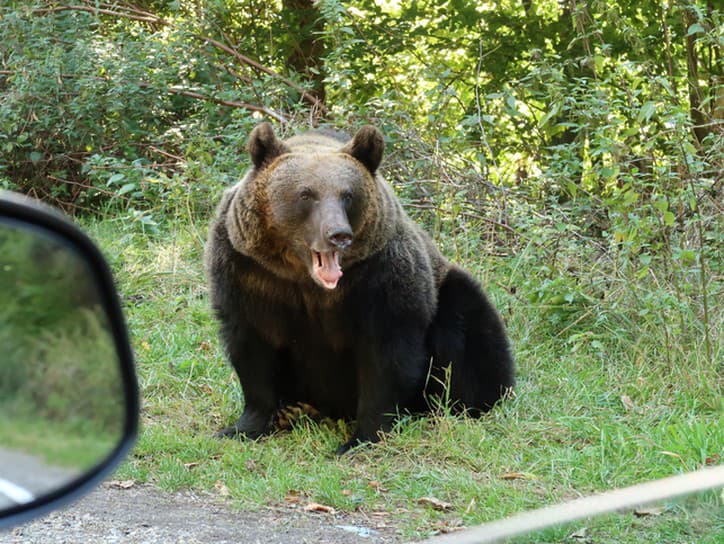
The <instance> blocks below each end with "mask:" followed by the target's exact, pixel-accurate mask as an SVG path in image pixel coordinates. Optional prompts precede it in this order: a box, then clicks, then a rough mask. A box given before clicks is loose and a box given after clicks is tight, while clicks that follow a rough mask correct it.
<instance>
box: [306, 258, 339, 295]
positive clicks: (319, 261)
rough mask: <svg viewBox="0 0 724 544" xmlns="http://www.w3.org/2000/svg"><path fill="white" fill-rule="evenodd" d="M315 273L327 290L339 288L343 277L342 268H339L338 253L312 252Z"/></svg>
mask: <svg viewBox="0 0 724 544" xmlns="http://www.w3.org/2000/svg"><path fill="white" fill-rule="evenodd" d="M312 261H313V263H314V265H313V267H312V268H313V272H314V275H315V276H316V277H317V279H318V280H319V281H320V283H321V284H322V285H323V286H324V287H326V288H327V289H334V288H335V287H337V282H338V281H339V278H341V277H342V268H341V267H340V266H339V254H338V253H337V252H336V251H324V252H317V251H312Z"/></svg>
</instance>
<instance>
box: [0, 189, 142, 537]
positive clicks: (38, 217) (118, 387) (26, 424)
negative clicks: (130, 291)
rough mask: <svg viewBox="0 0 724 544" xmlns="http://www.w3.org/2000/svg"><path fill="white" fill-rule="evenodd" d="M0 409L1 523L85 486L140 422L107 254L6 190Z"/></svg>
mask: <svg viewBox="0 0 724 544" xmlns="http://www.w3.org/2000/svg"><path fill="white" fill-rule="evenodd" d="M0 414H2V416H1V417H0V526H3V525H6V522H7V524H10V523H17V522H19V521H23V520H24V519H27V518H29V517H33V516H35V515H37V514H38V513H41V512H42V511H45V510H48V509H51V508H53V507H55V506H56V505H57V503H58V502H62V501H64V500H65V498H66V497H68V496H73V495H78V494H80V493H82V492H83V491H84V490H87V489H90V488H91V487H92V486H93V485H94V484H95V483H97V482H98V481H99V480H100V479H101V478H102V477H103V476H104V475H105V474H107V473H108V472H110V470H112V469H113V468H114V467H115V466H116V465H117V463H118V462H119V461H120V460H121V459H122V457H123V456H124V455H125V453H126V452H127V451H128V449H129V448H130V447H131V445H132V443H133V440H134V438H135V433H136V427H137V421H138V392H137V386H136V381H135V374H134V371H133V365H132V360H131V351H130V347H129V344H128V339H127V334H126V329H125V324H124V322H123V318H122V314H121V311H120V306H119V303H118V299H117V295H116V292H115V288H114V286H113V283H112V279H111V276H110V273H109V271H108V267H107V265H106V264H105V261H104V260H103V258H102V256H101V255H100V253H99V252H98V250H97V249H96V248H95V246H94V245H93V244H92V243H91V242H90V240H89V239H88V238H87V237H86V236H85V235H84V234H83V233H82V232H81V231H80V230H79V229H78V228H77V227H75V226H74V225H72V224H71V223H70V222H68V221H67V220H65V219H64V218H63V217H61V216H60V215H58V214H56V213H55V212H52V211H49V210H46V209H44V208H42V207H38V206H37V205H35V204H31V203H29V202H28V201H27V200H21V199H18V198H17V197H15V196H12V195H7V194H0ZM11 518H12V519H11Z"/></svg>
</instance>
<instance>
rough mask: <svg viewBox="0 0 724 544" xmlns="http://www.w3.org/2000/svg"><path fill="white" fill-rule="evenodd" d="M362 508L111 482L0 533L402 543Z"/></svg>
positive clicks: (35, 538)
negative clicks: (223, 498)
mask: <svg viewBox="0 0 724 544" xmlns="http://www.w3.org/2000/svg"><path fill="white" fill-rule="evenodd" d="M385 521H387V520H383V521H382V522H381V521H378V520H375V519H374V518H373V517H368V516H365V515H362V514H359V515H357V514H355V515H349V514H339V513H335V514H330V513H317V512H307V511H304V510H303V509H302V508H293V507H279V508H272V509H266V510H263V511H259V512H243V511H236V510H234V509H232V508H231V507H229V506H228V505H224V504H223V503H219V502H218V499H216V498H215V497H212V496H204V495H196V494H193V493H173V494H171V493H165V492H163V491H159V490H158V489H155V488H153V487H151V486H145V485H135V486H133V487H130V488H128V489H120V488H119V487H118V486H114V485H112V484H109V483H104V484H103V485H102V486H101V487H99V488H98V489H96V490H95V491H93V492H92V493H90V494H89V495H87V496H86V497H84V498H83V499H81V500H80V501H78V502H76V503H73V504H72V505H70V506H69V507H67V508H66V509H64V510H59V511H56V512H53V513H52V514H50V515H48V516H46V517H44V518H41V519H38V520H35V521H33V522H31V523H28V524H25V525H22V526H19V527H14V528H12V529H9V530H6V531H5V532H2V531H0V544H41V543H42V544H76V543H77V544H81V543H82V544H86V543H88V542H103V543H111V544H112V543H124V544H161V543H163V544H181V543H184V544H227V543H228V544H231V543H234V544H257V543H258V544H306V543H310V544H311V543H315V544H327V543H329V544H360V543H375V544H382V543H385V544H386V543H399V542H402V541H401V540H400V538H399V536H398V535H397V533H396V531H395V529H394V528H393V527H390V526H387V525H385V523H384V522H385Z"/></svg>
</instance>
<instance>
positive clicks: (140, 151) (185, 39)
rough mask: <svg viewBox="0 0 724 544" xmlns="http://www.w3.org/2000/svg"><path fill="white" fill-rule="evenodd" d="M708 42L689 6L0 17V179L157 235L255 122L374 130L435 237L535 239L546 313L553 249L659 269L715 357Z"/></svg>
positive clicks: (386, 6) (215, 174) (370, 4)
mask: <svg viewBox="0 0 724 544" xmlns="http://www.w3.org/2000/svg"><path fill="white" fill-rule="evenodd" d="M722 28H724V27H723V25H722V24H721V12H720V11H719V10H717V9H715V8H714V7H713V4H711V3H707V2H701V1H698V2H696V1H690V0H681V1H675V2H663V3H662V2H643V3H641V2H630V1H628V0H618V1H616V2H599V1H590V2H581V1H577V0H570V1H567V2H557V1H554V0H535V1H534V0H528V1H525V2H509V1H503V2H498V3H484V2H470V1H464V0H448V1H446V2H438V1H432V0H427V1H418V2H402V1H393V0H389V1H388V0H385V1H383V0H357V1H355V2H345V3H342V2H340V1H339V0H319V1H316V2H313V1H312V0H284V1H282V2H266V1H259V0H238V1H229V0H216V1H213V2H192V1H184V0H181V1H178V0H176V1H152V0H137V1H136V2H113V3H110V2H109V3H105V2H96V1H91V0H85V1H79V2H75V3H64V2H57V1H36V2H30V3H28V2H9V3H7V2H6V3H5V4H4V7H3V8H2V12H0V183H2V185H3V186H4V187H6V188H10V189H15V190H19V191H22V192H25V193H30V194H33V195H35V196H38V197H40V198H43V199H46V200H51V201H54V202H55V203H57V204H59V205H61V206H63V207H65V208H66V209H69V210H72V211H78V210H101V211H109V212H113V213H115V212H116V211H118V212H120V213H121V214H122V217H124V224H126V225H132V226H134V227H135V226H138V227H140V228H143V229H151V230H153V229H154V228H156V226H157V225H158V224H159V223H162V222H163V221H164V219H165V218H168V217H169V214H171V215H173V214H178V213H182V212H183V213H186V212H191V213H193V210H198V211H199V212H201V213H202V214H204V213H207V212H208V211H209V209H210V207H211V205H212V204H211V203H212V202H213V201H214V200H215V199H216V197H217V195H218V193H219V190H220V189H221V187H223V186H224V185H226V184H228V183H230V182H232V181H233V180H235V179H237V178H238V176H239V174H240V172H241V171H242V170H243V168H244V165H245V164H246V157H245V154H244V153H243V151H242V147H243V144H244V141H245V138H246V135H247V134H248V132H249V130H250V128H251V127H252V126H253V125H254V124H255V123H257V122H258V121H259V120H260V119H262V118H271V119H273V120H276V121H277V122H278V123H279V124H280V125H281V126H282V128H283V129H284V130H286V131H287V132H288V133H289V132H293V131H295V130H299V129H303V128H306V127H308V126H310V125H313V126H317V125H320V124H331V125H333V126H336V127H340V128H346V129H351V128H353V127H356V126H358V125H360V124H362V123H364V122H373V123H376V124H377V125H379V126H380V127H381V128H382V129H383V130H384V132H385V134H386V137H387V139H388V144H389V152H388V158H387V161H386V165H387V172H388V177H390V178H391V180H392V181H393V182H394V183H395V185H396V186H397V188H398V190H399V191H400V194H401V195H402V196H403V197H404V198H405V199H406V201H407V202H408V204H409V207H410V209H411V210H413V211H419V214H418V216H419V219H420V220H422V221H425V222H426V223H427V224H428V226H429V227H430V229H431V230H433V231H435V232H437V233H439V234H440V235H443V236H444V235H456V234H459V233H460V232H461V231H465V232H467V233H468V234H470V235H472V236H474V237H477V236H478V234H471V233H474V232H479V233H481V234H480V236H481V238H480V239H482V240H486V241H487V242H489V243H491V244H493V245H494V246H495V251H497V252H500V251H503V252H505V253H508V254H509V253H517V252H519V251H520V250H521V248H523V247H526V246H528V245H530V244H533V245H534V246H535V247H536V255H540V254H541V253H542V254H543V255H544V257H545V259H544V262H545V263H547V264H546V266H548V267H549V268H550V269H551V270H550V277H549V278H547V279H546V281H544V282H543V284H542V286H539V287H538V288H537V290H536V294H535V295H534V296H536V297H539V298H540V301H542V302H545V301H550V300H553V299H556V297H558V296H563V297H567V299H566V302H567V303H569V304H570V303H572V300H568V299H570V298H571V297H573V298H576V297H575V296H574V295H571V293H570V292H569V289H572V290H573V291H574V292H578V291H580V290H581V288H580V287H579V286H571V287H567V288H564V289H563V290H561V289H560V288H559V286H558V284H559V283H560V282H561V281H563V280H561V279H560V277H559V272H560V271H561V270H560V268H561V267H563V268H565V267H566V265H565V264H564V263H562V262H558V261H557V259H556V257H555V255H556V254H557V253H558V252H559V251H560V247H561V246H562V245H565V246H566V247H567V248H568V249H574V250H575V251H580V252H583V253H584V254H585V255H583V257H584V259H586V260H592V261H594V262H600V261H601V259H609V258H613V259H614V260H616V259H618V257H619V256H621V255H623V256H624V257H625V259H626V260H625V263H626V264H625V266H627V267H630V268H631V272H632V273H634V274H636V275H637V276H638V277H639V278H645V277H646V275H647V273H648V270H649V269H650V267H651V265H652V263H653V264H660V265H661V266H663V269H665V275H667V281H668V280H673V281H674V282H675V284H676V286H677V287H676V290H675V298H676V300H678V303H683V301H684V300H685V299H684V298H682V297H683V296H684V295H687V296H689V295H690V296H693V297H694V301H695V303H696V304H697V305H700V306H701V312H702V317H703V319H704V321H705V322H706V323H708V324H709V326H707V327H705V329H706V330H705V332H706V333H707V336H706V345H707V350H708V353H709V357H710V359H711V358H712V357H713V353H712V350H713V344H712V340H711V339H710V338H709V336H708V334H709V332H710V331H711V327H710V325H711V323H710V316H709V313H710V311H709V307H708V306H709V305H710V304H711V302H710V301H709V297H708V295H707V292H708V291H709V290H710V289H711V288H712V286H710V285H709V283H708V282H709V281H710V277H709V273H708V272H707V270H708V268H709V267H715V266H717V265H718V264H719V263H718V262H712V263H710V262H709V260H710V259H716V258H717V251H716V250H717V249H720V248H719V247H718V246H717V241H718V240H719V238H720V234H721V232H720V230H719V229H720V226H721V225H720V222H719V221H718V218H719V214H720V212H721V204H720V197H721V190H722V189H721V172H722V169H723V166H724V164H723V161H722V148H723V147H724V146H723V144H722V133H723V131H722V126H723V125H722V117H723V116H724V86H723V83H722V79H721V78H722V73H721V67H722V66H721V64H722V59H721V49H722V40H723V39H724V38H723V37H722ZM564 238H565V239H567V240H563V239H564ZM536 258H538V257H536ZM610 266H615V267H620V266H621V263H620V262H619V263H618V264H615V265H614V264H611V262H609V263H608V264H606V265H605V267H604V268H605V269H608V267H610ZM661 266H657V268H656V269H657V270H662V268H661ZM570 268H571V269H570V270H567V272H574V273H575V272H576V271H575V270H574V269H575V267H570ZM564 271H565V270H564ZM609 272H610V271H609ZM547 280H550V282H552V284H553V285H555V287H552V286H550V285H549V282H548V281H547ZM539 283H540V282H539ZM716 289H718V287H715V291H714V292H716ZM605 290H606V288H604V287H601V289H600V290H597V292H595V293H590V294H591V295H592V296H594V297H595V296H603V292H604V291H605ZM598 291H600V292H598ZM532 296H533V295H532ZM556 300H557V299H556ZM682 327H685V328H688V326H685V325H684V324H682Z"/></svg>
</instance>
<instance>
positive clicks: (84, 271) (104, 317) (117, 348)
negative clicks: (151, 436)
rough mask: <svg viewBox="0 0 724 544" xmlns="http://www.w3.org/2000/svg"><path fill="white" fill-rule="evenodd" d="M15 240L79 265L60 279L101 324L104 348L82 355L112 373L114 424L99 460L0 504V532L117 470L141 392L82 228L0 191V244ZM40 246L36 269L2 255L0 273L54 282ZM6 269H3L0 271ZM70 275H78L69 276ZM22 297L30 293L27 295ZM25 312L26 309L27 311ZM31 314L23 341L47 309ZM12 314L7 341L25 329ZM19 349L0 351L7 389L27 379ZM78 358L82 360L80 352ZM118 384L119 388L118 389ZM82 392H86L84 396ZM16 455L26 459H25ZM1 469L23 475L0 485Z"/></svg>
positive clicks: (100, 260) (102, 270)
mask: <svg viewBox="0 0 724 544" xmlns="http://www.w3.org/2000/svg"><path fill="white" fill-rule="evenodd" d="M13 236H16V238H12V237H13ZM9 238H10V239H11V241H10V242H8V241H7V240H8V239H9ZM16 239H21V240H22V241H23V243H24V244H25V245H24V246H23V247H22V249H25V248H27V247H30V246H32V243H33V242H34V240H36V239H37V240H41V241H46V240H51V241H52V244H53V245H52V247H54V248H59V249H58V253H60V256H61V258H62V257H64V256H66V255H69V256H70V258H71V261H72V262H73V263H76V264H77V265H78V268H79V269H80V270H81V272H80V273H78V272H72V273H66V276H68V277H70V278H71V280H73V281H75V283H77V284H78V285H79V287H78V291H79V292H80V293H85V292H87V291H88V288H90V289H91V293H92V304H93V310H92V312H93V315H94V316H97V317H98V322H99V323H101V324H100V325H99V326H98V329H99V330H101V333H98V334H99V335H102V339H103V340H104V343H105V347H106V348H107V349H104V350H101V351H100V352H97V353H95V352H91V353H90V354H88V353H85V355H86V357H91V359H90V360H91V361H92V357H94V356H95V357H100V358H103V356H104V355H105V357H106V363H107V364H110V365H111V367H110V368H111V369H112V372H111V373H109V376H110V378H109V381H111V382H112V383H111V387H112V390H113V392H114V394H115V395H116V397H115V398H114V400H113V404H112V406H113V409H114V411H112V412H111V413H110V414H108V415H107V416H106V417H107V418H110V419H113V420H114V424H113V429H114V431H113V433H110V434H109V436H110V437H111V439H110V440H109V441H108V442H107V447H106V448H101V449H99V451H100V453H99V454H98V455H97V456H96V457H93V458H91V460H90V461H88V462H86V464H84V465H82V467H81V468H79V469H78V470H76V471H68V474H69V476H68V477H67V478H66V479H63V480H60V483H58V484H57V485H55V486H51V487H49V488H47V489H45V488H43V489H41V492H40V493H37V494H36V493H33V494H28V496H29V498H27V499H23V500H17V499H16V500H15V501H13V500H10V501H9V505H7V506H6V505H4V504H3V505H0V528H6V527H9V526H12V525H17V524H19V523H23V522H25V521H27V520H30V519H32V518H35V517H38V516H40V515H43V514H44V513H47V512H49V511H51V510H53V509H56V508H58V507H60V506H63V505H65V504H67V503H69V502H71V501H73V500H74V499H77V498H79V497H80V496H82V495H83V494H85V493H87V492H88V491H90V490H91V489H93V488H94V487H95V486H96V485H97V484H98V483H100V482H101V481H102V480H103V478H104V477H106V476H107V475H108V474H110V473H111V472H112V471H113V470H114V469H115V468H116V467H117V466H118V464H119V463H120V462H121V461H122V460H123V459H124V458H125V456H126V455H127V453H128V452H129V451H130V450H131V448H132V447H133V444H134V443H135V439H136V435H137V432H138V414H139V393H138V384H137V379H136V373H135V368H134V362H133V353H132V350H131V346H130V343H129V339H128V332H127V328H126V324H125V320H124V317H123V313H122V311H121V304H120V300H119V297H118V294H117V291H116V288H115V284H114V280H113V277H112V275H111V271H110V268H109V266H108V264H107V263H106V260H105V258H104V257H103V255H102V254H101V252H100V250H99V249H98V248H97V247H96V245H95V244H94V243H93V242H92V241H91V240H90V238H89V237H88V236H87V235H86V234H85V233H83V231H82V230H81V229H80V228H78V227H77V226H76V225H75V224H73V223H72V222H71V221H70V220H69V219H67V218H66V217H65V216H64V215H62V214H61V213H59V212H57V211H55V210H54V209H52V208H50V207H47V206H45V205H42V204H40V203H38V202H36V201H34V200H32V199H30V198H27V197H23V196H20V195H17V194H14V193H9V192H3V191H0V242H3V241H4V243H5V244H6V245H9V247H15V246H20V245H21V244H19V243H16V242H15V241H14V240H16ZM27 240H30V243H26V242H27ZM13 244H15V245H13ZM0 245H1V244H0ZM44 247H45V246H43V245H42V244H41V245H40V250H38V251H37V253H39V254H40V256H39V258H38V261H37V262H34V261H33V260H32V257H25V253H23V252H22V251H19V252H18V253H17V254H16V255H15V256H9V255H8V254H7V253H6V255H2V254H0V270H4V271H5V272H8V271H9V273H12V272H13V267H14V266H16V265H17V264H18V263H19V264H20V265H22V266H23V267H24V268H23V270H24V271H26V270H31V271H34V273H36V274H37V277H38V278H40V279H39V280H38V282H37V283H38V284H39V285H41V286H43V283H44V282H43V278H44V276H43V274H46V275H47V277H48V278H49V280H50V279H52V278H51V276H50V273H51V272H52V271H53V270H54V269H52V267H51V268H49V271H46V270H44V269H43V267H44V266H47V258H48V257H47V255H42V253H43V248H44ZM32 251H33V248H32V247H31V248H30V250H28V252H27V253H28V254H29V255H32ZM46 253H47V252H46ZM18 255H19V256H18ZM51 257H52V256H51ZM4 260H5V261H4ZM4 262H5V264H3V263H4ZM17 274H18V276H17V277H21V278H22V277H23V276H22V275H20V274H21V272H17ZM22 274H25V272H22ZM72 274H76V275H75V276H73V275H72ZM8 282H9V283H8V285H11V287H10V288H9V289H7V288H6V289H5V290H6V292H7V291H13V290H14V288H13V287H12V280H8ZM48 283H49V285H50V287H49V289H55V290H56V291H57V290H58V288H57V287H55V286H54V284H53V283H52V282H51V281H49V282H48ZM21 288H22V286H21V287H18V289H21ZM27 291H28V292H30V290H29V289H28V290H27ZM7 296H8V297H10V300H11V302H16V303H17V307H18V308H20V309H22V308H23V303H24V299H23V298H21V297H17V300H15V299H13V298H12V294H10V295H7ZM64 300H65V301H66V302H65V304H66V305H65V306H62V305H61V306H59V307H56V308H55V309H56V310H57V312H62V311H64V310H63V308H69V309H70V310H71V311H72V312H73V313H76V312H75V310H76V306H79V305H82V304H84V303H83V302H82V301H81V302H77V303H76V302H75V301H74V299H73V297H66V299H64ZM25 309H26V310H27V308H25ZM37 310H38V311H37V313H38V315H39V317H38V319H37V320H35V321H34V322H33V323H34V328H33V330H32V331H31V333H29V334H28V335H29V336H31V334H35V335H37V334H42V332H43V327H44V326H45V325H44V321H43V320H46V321H47V315H46V308H43V307H42V306H41V305H38V306H37ZM19 311H20V310H19ZM31 311H32V307H31ZM13 312H14V311H12V310H6V312H5V314H4V315H3V316H0V327H7V328H8V329H9V331H10V332H9V333H8V334H11V335H12V334H14V332H15V330H16V329H18V327H23V326H24V325H22V324H21V325H18V321H17V320H15V317H14V316H15V315H16V314H15V313H13ZM26 313H27V312H26ZM78 313H79V314H80V313H83V315H85V314H89V313H90V310H87V309H85V308H84V309H83V311H82V312H80V310H79V312H78ZM61 318H62V315H61ZM0 332H2V331H0ZM20 346H21V347H20V348H18V349H16V352H15V356H13V355H7V354H5V353H2V352H0V378H4V379H6V382H9V381H10V379H9V378H8V376H10V377H13V376H16V375H17V374H18V372H19V371H18V368H20V370H21V371H25V372H26V373H27V372H29V371H27V369H24V368H22V366H23V365H22V363H25V362H26V360H25V359H23V357H22V349H23V348H22V343H21V344H20ZM78 349H81V348H78ZM18 351H20V352H21V355H20V356H18V355H17V353H18ZM86 351H87V350H86ZM77 353H80V351H78V352H77ZM77 353H76V352H73V351H72V349H71V350H70V352H68V350H66V351H64V352H63V353H62V355H64V356H67V357H68V358H70V360H72V359H73V358H74V357H75V355H76V354H77ZM13 357H15V358H13ZM100 362H103V361H100ZM32 364H33V361H32V360H30V361H29V362H28V365H29V366H32ZM116 367H117V368H116ZM83 370H84V369H83V368H80V370H78V373H79V374H80V375H81V376H82V372H83ZM66 381H72V379H71V378H68V379H67V380H66ZM119 381H120V383H117V382H119ZM0 385H2V384H0ZM6 385H7V383H6ZM48 387H52V383H51V384H50V385H48ZM6 391H10V392H9V393H7V392H6V393H5V399H3V391H2V387H0V401H2V400H5V401H8V399H9V401H8V402H10V401H11V402H14V403H15V404H18V402H20V401H23V399H22V398H19V397H22V395H24V393H18V392H15V393H13V390H12V387H10V386H8V387H7V390H6ZM83 393H85V390H84V391H83ZM102 393H103V390H101V391H100V394H102ZM63 394H64V391H63V390H61V391H60V392H59V395H60V396H61V397H62V395H63ZM33 402H35V401H33ZM29 405H30V406H31V407H32V406H35V404H33V403H32V402H31V403H30V404H29ZM74 409H75V406H71V407H70V408H69V410H68V413H72V415H73V417H74V418H76V419H78V418H79V417H80V418H82V417H85V416H84V414H83V413H81V414H80V415H78V414H77V413H75V412H73V410H74ZM88 410H91V409H88ZM121 412H122V413H121ZM26 413H32V410H26ZM86 413H90V412H86ZM18 421H19V423H18V425H19V426H22V420H18ZM12 425H13V423H12V420H11V422H10V423H8V427H9V428H11V427H12ZM23 431H24V430H23V429H20V430H19V432H18V433H16V434H17V436H22V434H23ZM87 438H88V439H89V440H93V438H94V436H93V433H92V432H91V433H90V434H89V435H88V437H87ZM0 442H2V441H0ZM38 442H42V438H40V439H36V440H35V443H38ZM40 446H42V444H39V447H40ZM4 451H5V452H6V453H8V455H7V456H6V459H7V458H9V459H13V454H14V453H15V450H13V449H9V447H8V446H7V445H0V454H2V453H3V452H4ZM21 455H25V452H23V453H22V454H21ZM2 459H3V457H2V455H0V465H2V464H4V463H3V461H2ZM3 470H5V474H10V475H11V476H12V475H15V474H18V475H20V476H22V474H21V473H22V470H23V469H20V468H17V467H13V466H10V467H7V466H6V467H3V466H0V483H3V481H5V480H3V478H2V476H3V474H4V473H3ZM6 483H7V484H8V486H10V487H11V488H12V485H13V484H12V482H7V481H6ZM11 498H12V497H11Z"/></svg>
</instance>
